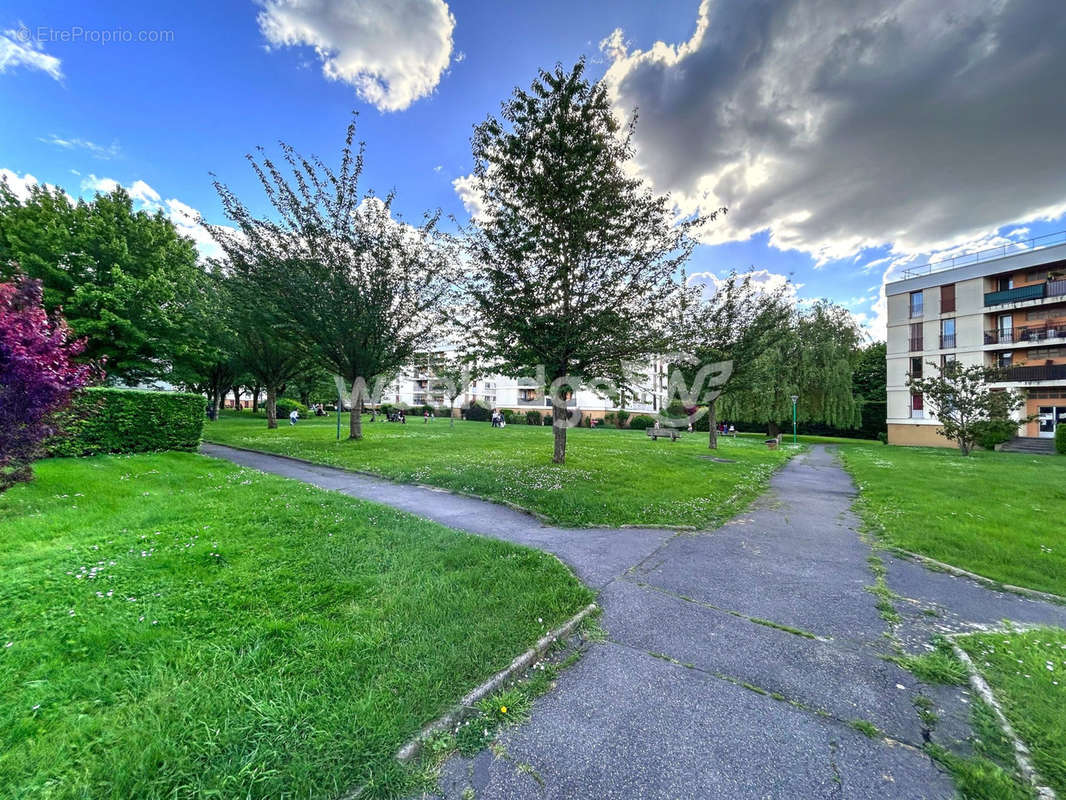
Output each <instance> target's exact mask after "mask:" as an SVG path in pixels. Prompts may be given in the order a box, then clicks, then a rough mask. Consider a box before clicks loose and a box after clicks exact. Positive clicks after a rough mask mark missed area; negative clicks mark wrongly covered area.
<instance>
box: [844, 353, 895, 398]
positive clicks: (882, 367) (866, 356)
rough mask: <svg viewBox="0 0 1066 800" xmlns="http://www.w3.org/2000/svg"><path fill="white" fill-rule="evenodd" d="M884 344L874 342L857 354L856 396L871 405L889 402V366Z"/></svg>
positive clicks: (854, 378) (854, 373) (854, 380)
mask: <svg viewBox="0 0 1066 800" xmlns="http://www.w3.org/2000/svg"><path fill="white" fill-rule="evenodd" d="M885 356H886V348H885V343H884V342H874V343H872V344H869V345H867V346H866V347H863V348H861V349H860V350H859V351H858V352H857V353H856V358H855V368H854V372H853V375H852V385H853V387H854V390H855V394H856V395H857V396H858V397H861V398H862V399H863V400H866V401H867V402H871V403H884V402H887V400H888V364H887V361H886V357H885Z"/></svg>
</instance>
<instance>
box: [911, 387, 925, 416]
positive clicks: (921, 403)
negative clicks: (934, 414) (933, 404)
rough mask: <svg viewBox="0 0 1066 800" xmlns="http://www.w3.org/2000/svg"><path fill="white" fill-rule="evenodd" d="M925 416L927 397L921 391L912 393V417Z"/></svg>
mask: <svg viewBox="0 0 1066 800" xmlns="http://www.w3.org/2000/svg"><path fill="white" fill-rule="evenodd" d="M924 416H925V398H924V397H923V396H922V393H921V392H915V393H914V394H912V395H911V417H913V418H914V419H921V418H923V417H924Z"/></svg>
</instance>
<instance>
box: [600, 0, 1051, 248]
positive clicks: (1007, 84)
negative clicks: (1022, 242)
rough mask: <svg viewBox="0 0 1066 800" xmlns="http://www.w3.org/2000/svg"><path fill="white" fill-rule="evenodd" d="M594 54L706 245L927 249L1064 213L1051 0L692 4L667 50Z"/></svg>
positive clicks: (661, 179) (640, 143)
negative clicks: (706, 223)
mask: <svg viewBox="0 0 1066 800" xmlns="http://www.w3.org/2000/svg"><path fill="white" fill-rule="evenodd" d="M621 41H622V36H621V35H620V34H618V33H616V34H615V35H613V36H612V37H611V38H610V39H609V40H607V41H605V50H606V51H607V52H608V53H609V54H610V55H612V57H613V58H612V61H613V63H612V65H611V67H610V69H609V71H608V73H607V80H608V83H609V85H610V86H611V89H612V93H613V96H614V98H615V102H616V104H617V107H618V109H619V111H620V112H622V111H625V112H628V111H630V110H632V109H633V108H634V107H636V108H638V109H639V122H638V125H637V148H638V160H639V162H640V164H641V166H642V169H643V170H644V172H645V173H646V174H647V175H648V177H649V178H651V179H652V181H653V182H654V183H655V185H656V186H657V188H659V189H662V190H669V191H672V192H673V193H674V194H675V197H676V199H677V200H678V202H679V205H681V207H682V208H686V209H692V208H694V207H696V206H702V207H704V208H708V209H710V208H713V207H717V206H719V205H725V206H728V207H729V215H728V216H727V217H726V218H725V219H724V221H721V222H718V223H715V224H713V225H712V226H711V228H710V230H709V237H708V241H724V240H727V239H737V238H747V237H748V236H750V235H751V234H752V233H754V232H756V231H759V230H767V229H768V230H770V232H771V235H772V237H773V238H772V241H773V243H774V244H775V245H776V246H778V247H782V248H798V249H802V250H805V251H808V252H810V253H812V254H814V255H815V256H816V257H818V258H823V259H825V258H838V257H845V256H851V255H854V253H855V252H856V251H857V250H859V249H861V248H862V247H866V246H877V245H882V244H892V245H894V246H895V248H896V250H897V251H899V252H917V251H930V250H936V249H940V248H942V247H946V246H949V245H951V244H953V243H957V242H959V241H961V240H962V239H964V238H966V237H973V236H977V235H980V234H982V233H985V232H987V231H989V230H990V229H994V228H996V227H997V226H1000V225H1003V224H1007V223H1010V222H1012V221H1024V220H1028V219H1034V218H1037V217H1040V216H1057V215H1059V214H1061V213H1063V211H1066V45H1064V44H1063V43H1064V42H1066V3H1063V2H1060V0H1003V1H999V2H995V1H993V0H959V1H957V2H956V1H952V0H921V1H917V2H915V1H907V0H903V1H901V0H872V1H866V2H860V3H855V2H852V1H851V0H803V1H801V0H705V2H704V3H702V5H701V6H700V9H699V14H698V18H697V29H696V32H695V33H694V35H693V37H692V38H691V39H690V40H689V41H688V42H685V43H683V44H680V45H677V46H671V45H667V44H663V43H661V42H660V43H657V44H656V45H654V46H653V47H652V48H650V49H649V50H646V51H635V52H630V53H626V52H625V50H624V48H623V47H622V46H621Z"/></svg>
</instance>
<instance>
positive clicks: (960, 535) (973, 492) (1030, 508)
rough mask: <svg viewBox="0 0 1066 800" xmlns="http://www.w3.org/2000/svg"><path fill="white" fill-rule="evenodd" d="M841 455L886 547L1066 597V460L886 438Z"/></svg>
mask: <svg viewBox="0 0 1066 800" xmlns="http://www.w3.org/2000/svg"><path fill="white" fill-rule="evenodd" d="M840 454H841V457H842V458H843V460H844V464H845V466H846V467H847V469H848V470H849V471H850V472H851V473H852V475H853V476H854V477H855V481H856V483H857V484H858V485H859V488H860V490H861V497H860V499H859V503H858V509H859V512H860V513H861V514H862V516H863V518H864V519H865V520H866V522H867V523H868V524H869V525H870V526H871V527H872V528H873V529H874V530H876V531H878V532H880V533H881V535H882V536H883V539H884V541H885V542H886V543H887V544H889V545H891V546H894V547H900V548H903V549H904V550H910V551H912V552H916V553H921V554H923V555H926V556H929V557H930V558H935V559H937V560H938V561H944V562H946V563H948V564H953V565H955V566H957V567H962V568H963V569H967V570H969V571H971V572H976V573H977V574H979V575H984V576H986V577H988V578H992V579H994V580H998V581H1001V582H1003V583H1010V584H1015V585H1017V586H1027V587H1029V588H1032V589H1040V590H1043V591H1047V592H1054V593H1056V594H1060V595H1066V527H1064V526H1063V520H1064V519H1066V458H1059V457H1052V456H1030V455H1025V454H1022V453H995V452H989V451H978V452H975V453H973V455H971V456H969V457H964V456H962V455H960V454H959V453H958V451H957V450H949V449H946V448H944V449H941V448H909V447H890V446H885V445H881V444H875V445H870V446H868V447H843V448H841V449H840Z"/></svg>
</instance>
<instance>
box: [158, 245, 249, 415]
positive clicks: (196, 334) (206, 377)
mask: <svg viewBox="0 0 1066 800" xmlns="http://www.w3.org/2000/svg"><path fill="white" fill-rule="evenodd" d="M183 303H184V308H183V309H182V314H181V319H182V323H183V325H182V329H181V331H180V333H179V335H178V337H177V343H176V345H175V347H174V352H173V353H172V354H171V360H170V364H169V369H168V377H169V379H170V380H171V381H173V382H174V383H176V384H178V385H180V386H184V387H185V388H187V389H189V390H190V391H194V392H199V393H200V394H204V395H207V414H208V416H209V417H210V418H211V419H217V418H218V410H219V408H220V407H221V405H222V403H223V401H224V399H225V396H226V393H227V392H228V391H230V390H231V389H232V387H233V385H234V383H236V382H237V381H238V380H239V379H240V378H241V376H242V374H243V365H242V363H241V359H240V355H239V352H238V348H237V338H236V333H235V330H234V327H233V324H232V311H233V296H232V293H231V292H230V288H229V283H228V281H227V278H226V276H225V274H224V273H223V272H222V270H221V269H220V268H219V266H218V265H217V264H213V265H210V269H209V270H208V271H201V272H200V273H199V274H198V275H197V277H196V280H195V281H194V289H193V291H192V292H191V293H190V294H188V295H187V296H185V297H183Z"/></svg>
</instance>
